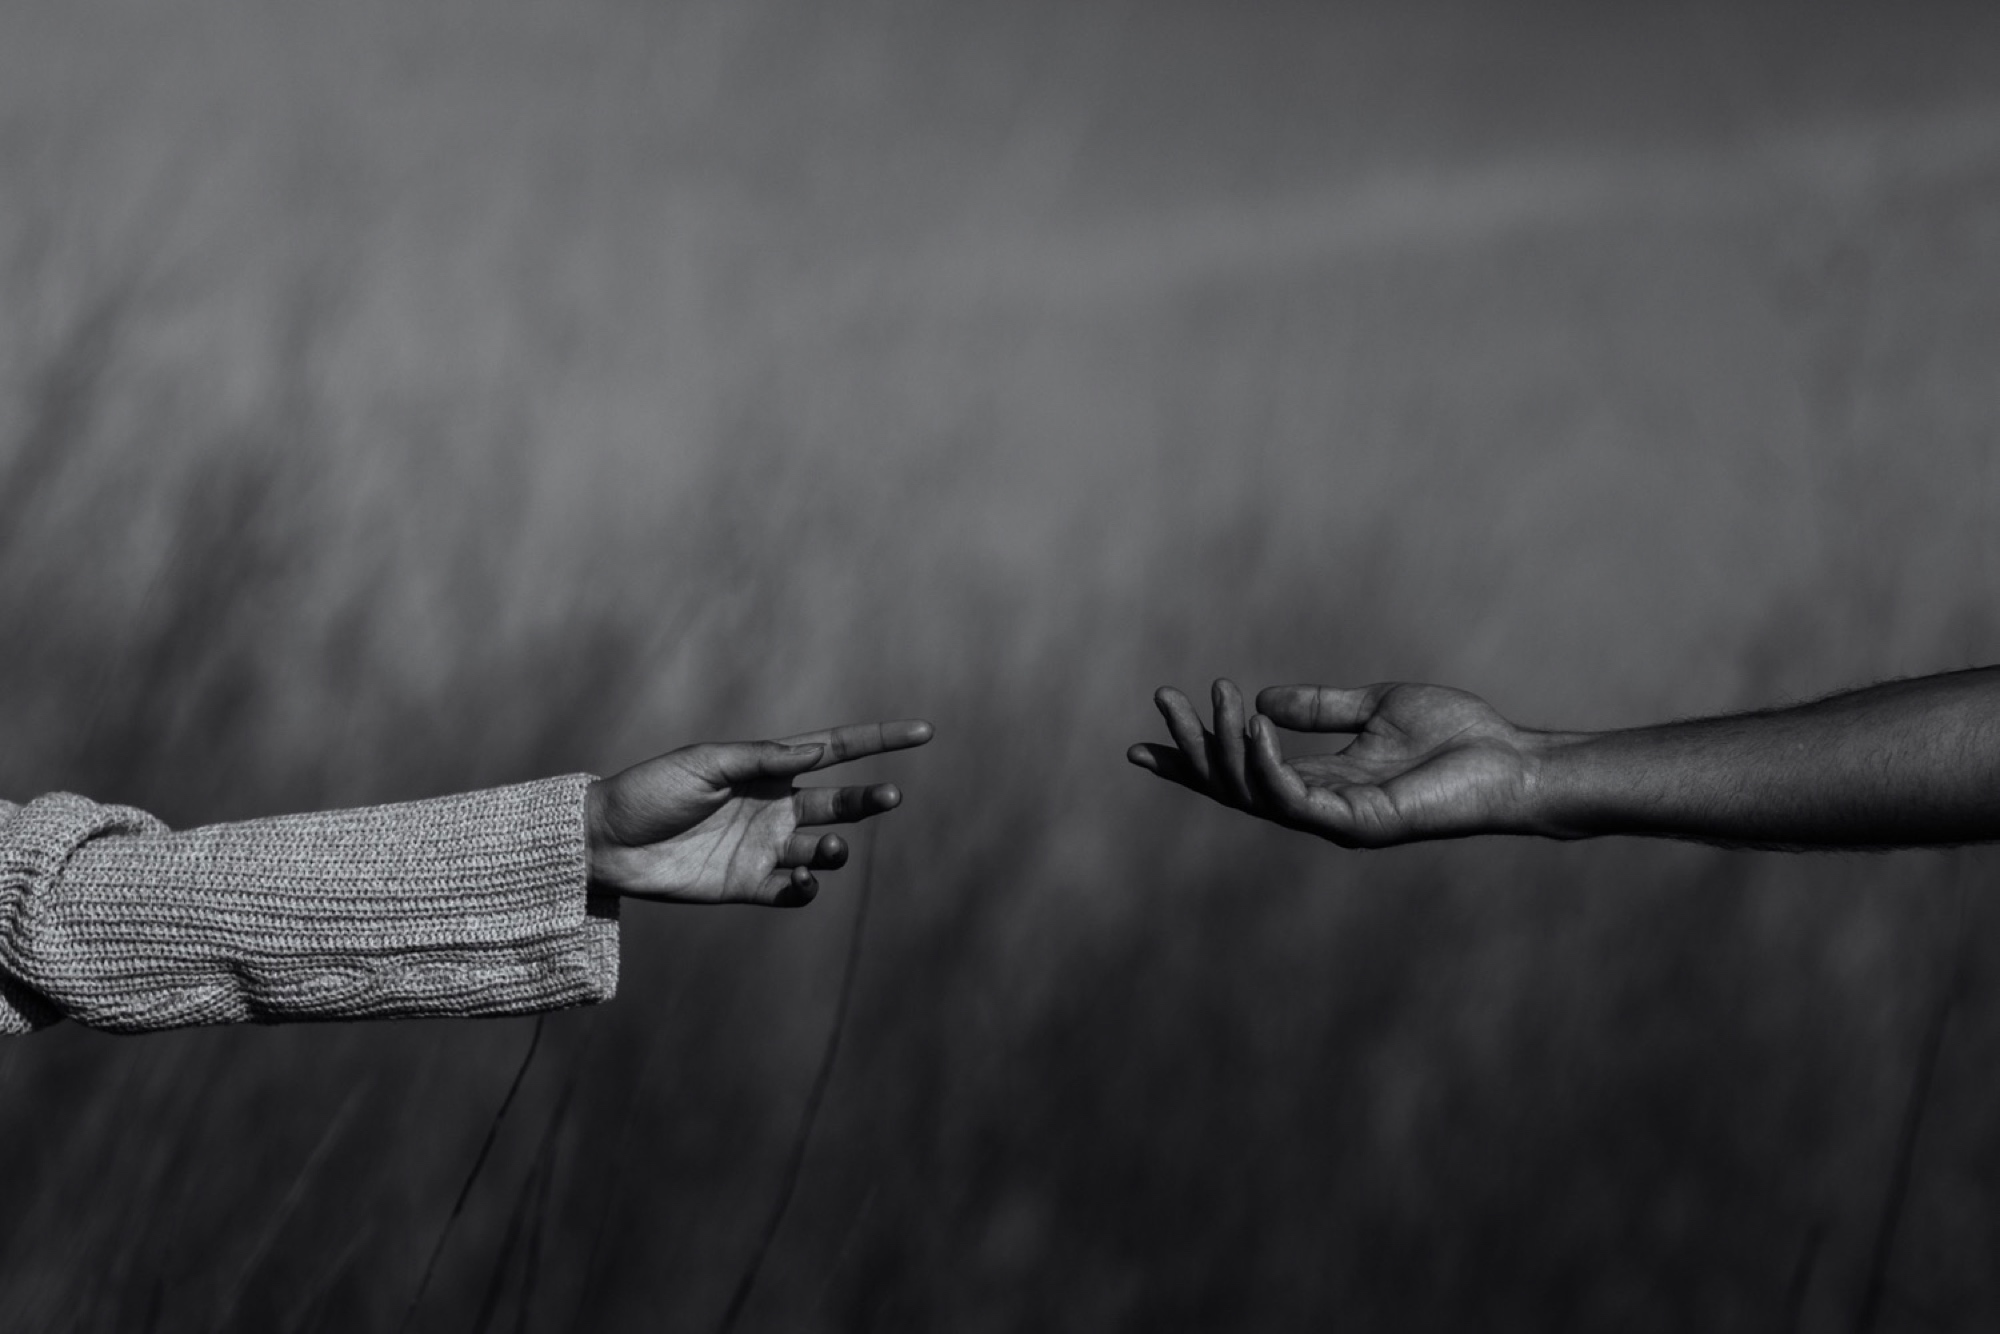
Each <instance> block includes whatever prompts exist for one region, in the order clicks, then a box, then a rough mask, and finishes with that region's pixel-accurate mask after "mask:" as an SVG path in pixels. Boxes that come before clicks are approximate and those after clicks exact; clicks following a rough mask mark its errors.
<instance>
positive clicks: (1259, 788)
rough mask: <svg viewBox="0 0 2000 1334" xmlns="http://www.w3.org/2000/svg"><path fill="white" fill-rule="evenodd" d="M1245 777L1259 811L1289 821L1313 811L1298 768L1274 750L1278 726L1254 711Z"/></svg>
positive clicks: (1304, 819)
mask: <svg viewBox="0 0 2000 1334" xmlns="http://www.w3.org/2000/svg"><path fill="white" fill-rule="evenodd" d="M1249 750H1250V755H1249V779H1250V788H1251V791H1252V792H1253V793H1254V794H1255V797H1256V802H1257V806H1258V808H1259V810H1260V811H1266V812H1269V813H1270V814H1272V815H1275V816H1277V817H1279V818H1281V819H1284V820H1286V821H1288V822H1290V823H1293V824H1298V823H1303V822H1305V821H1307V820H1308V819H1310V818H1311V816H1312V815H1313V814H1314V811H1313V806H1312V802H1311V793H1310V789H1309V788H1307V786H1306V781H1305V780H1304V779H1303V778H1301V777H1299V772H1298V770H1296V769H1294V768H1292V767H1291V766H1290V765H1289V764H1286V763H1285V758H1284V755H1283V754H1282V753H1281V752H1280V751H1279V749H1278V729H1277V728H1275V727H1273V726H1272V725H1271V720H1270V719H1269V718H1266V717H1265V716H1264V715H1263V714H1261V713H1260V714H1258V715H1256V716H1255V717H1253V718H1252V719H1251V720H1250V747H1249Z"/></svg>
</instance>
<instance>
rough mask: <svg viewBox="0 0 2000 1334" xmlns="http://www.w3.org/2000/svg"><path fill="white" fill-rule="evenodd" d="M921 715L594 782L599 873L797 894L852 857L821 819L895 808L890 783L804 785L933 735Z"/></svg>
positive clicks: (627, 887) (695, 752) (626, 886)
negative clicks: (805, 778)
mask: <svg viewBox="0 0 2000 1334" xmlns="http://www.w3.org/2000/svg"><path fill="white" fill-rule="evenodd" d="M930 736H931V727H930V724H929V723H924V722H916V721H911V722H901V723H863V724H857V725H854V726H850V727H836V728H831V729H829V730H827V731H824V732H814V733H810V734H808V735H805V736H799V737H793V738H791V739H789V740H788V741H782V742H780V741H756V742H731V743H724V744H719V745H700V746H687V747H683V748H682V749H680V750H676V751H671V752H669V753H668V754H665V755H661V756H659V757H658V758H656V759H652V760H648V761H646V762H645V763H644V764H639V765H635V766H633V767H632V768H630V769H627V770H626V771H625V772H623V773H621V774H619V775H617V776H616V777H614V778H608V779H603V780H600V781H599V782H597V783H595V784H593V785H592V789H591V815H590V826H591V878H592V881H593V883H595V884H598V885H600V886H602V887H603V888H605V889H606V890H607V891H609V892H612V893H618V894H627V895H631V896H634V897H640V898H654V899H668V900H672V901H674V902H679V903H771V904H796V903H804V902H807V901H808V900H810V899H811V898H812V896H813V893H814V892H815V891H816V889H817V882H816V881H815V880H814V879H813V875H812V872H814V871H816V870H834V869H836V868H838V867H839V866H841V865H843V864H844V863H845V862H846V860H847V845H846V843H845V842H844V841H843V840H842V839H841V838H840V836H839V835H837V834H820V833H817V832H813V827H815V826H819V825H827V824H842V823H851V822H853V821H857V820H865V819H867V818H868V817H869V816H872V815H879V814H880V813H882V812H883V811H887V810H893V809H894V808H895V807H896V806H897V805H899V804H900V803H901V801H902V794H901V793H900V792H899V791H898V790H897V789H896V787H895V785H894V784H890V783H878V784H874V785H872V786H851V787H799V786H797V785H795V783H794V781H793V780H794V779H796V778H798V777H799V776H801V775H803V774H805V773H807V772H809V771H811V770H814V769H819V768H824V767H826V766H828V765H833V764H839V763H842V762H844V761H847V760H853V759H859V758H861V757H862V756H865V755H875V754H880V753H882V752H884V751H890V750H903V749H906V748H908V747H911V746H921V745H923V744H924V743H925V742H926V741H928V740H930Z"/></svg>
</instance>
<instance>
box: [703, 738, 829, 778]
mask: <svg viewBox="0 0 2000 1334" xmlns="http://www.w3.org/2000/svg"><path fill="white" fill-rule="evenodd" d="M825 749H826V748H825V747H824V746H821V745H816V744H807V745H797V746H794V745H789V744H787V743H785V742H783V741H727V742H719V743H712V744H709V745H705V746H696V747H695V748H694V751H695V753H694V756H693V758H694V760H695V762H696V764H698V765H699V766H700V768H701V769H702V771H703V772H704V773H706V774H707V775H708V778H709V781H710V782H713V783H718V784H726V785H729V786H734V785H735V784H738V783H754V782H756V781H758V780H759V779H778V778H796V777H798V776H799V775H800V774H802V773H805V772H806V771H807V770H808V769H812V768H814V767H815V766H817V765H818V764H819V762H820V759H821V756H822V755H823V754H824V753H825Z"/></svg>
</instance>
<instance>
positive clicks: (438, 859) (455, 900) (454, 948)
mask: <svg viewBox="0 0 2000 1334" xmlns="http://www.w3.org/2000/svg"><path fill="white" fill-rule="evenodd" d="M590 781H591V780H590V778H589V777H588V776H587V775H583V774H574V775H570V776H568V777H564V778H551V779H545V780H542V781H540V782H534V783H523V784H519V785H518V786H514V787H503V788H495V789H492V790H490V791H485V792H471V793H465V794H462V795H458V796H450V797H438V798H434V799H432V800H429V801H415V802H408V803H404V804H401V805H392V806H370V807H364V808H361V809H358V810H346V811H327V812H321V813H318V814H312V815H288V816H280V817H277V818H274V819H267V820H251V821H247V822H244V823H241V824H222V825H209V826H205V827H202V828H198V829H189V830H185V831H182V832H179V833H176V832H173V831H170V830H168V829H167V828H166V826H164V825H162V824H161V823H160V822H159V821H158V820H156V819H154V818H153V817H152V816H150V815H147V814H145V813H144V812H142V811H136V810H133V809H131V808H130V807H126V806H105V805H99V804H97V803H96V802H92V801H87V800H85V799H84V798H82V797H76V796H70V795H68V794H66V793H58V794H55V795H53V796H46V797H41V798H38V799H36V800H34V801H31V802H29V803H27V804H26V805H25V806H14V805H11V804H8V803H5V802H0V1032H13V1033H24V1032H28V1031H31V1030H33V1029H36V1028H40V1027H42V1026H44V1025H46V1024H50V1023H53V1022H55V1021H56V1020H57V1019H60V1018H65V1017H66V1018H71V1019H75V1020H77V1021H78V1022H79V1023H84V1024H88V1025H90V1026H92V1027H95V1028H103V1029H110V1030H113V1031H116V1032H128V1033H129V1032H142V1031H146V1030H151V1029H162V1028H180V1027H185V1026H188V1025H192V1024H224V1023H242V1022H255V1023H278V1022H289V1021H295V1020H310V1019H375V1018H416V1017H424V1016H439V1015H503V1014H524V1013H529V1012H532V1011H537V1010H549V1009H557V1008H561V1007H563V1006H570V1005H581V1004H588V1003H591V1002H595V1001H602V1000H608V999H610V997H611V995H612V994H613V993H614V992H615V991H616V990H617V986H618V914H617V900H616V899H601V898H598V897H596V896H593V895H590V894H588V893H587V892H586V883H587V875H586V850H585V844H584V828H583V803H584V793H585V791H586V789H587V788H588V787H589V785H590Z"/></svg>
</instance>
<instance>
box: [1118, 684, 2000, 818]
mask: <svg viewBox="0 0 2000 1334" xmlns="http://www.w3.org/2000/svg"><path fill="white" fill-rule="evenodd" d="M1156 698H1157V702H1158V704H1159V707H1160V711H1161V712H1162V714H1164V715H1165V717H1166V720H1167V727H1168V730H1169V732H1170V733H1171V734H1172V735H1173V738H1174V742H1175V744H1174V745H1172V746H1158V745H1141V746H1135V747H1133V748H1132V751H1131V759H1132V761H1133V763H1135V764H1137V765H1139V766H1140V767H1142V768H1145V769H1148V770H1150V771H1151V772H1153V773H1156V774H1158V775H1159V776H1161V777H1163V778H1167V779H1171V780H1173V781H1175V782H1178V783H1181V784H1183V785H1185V786H1187V787H1190V788H1193V789H1194V790H1195V791H1198V792H1202V793H1204V794H1206V795H1208V796H1210V797H1213V798H1214V799H1216V800H1217V801H1221V802H1223V803H1224V804H1225V805H1231V806H1235V807H1238V808H1239V809H1243V810H1247V811H1250V812H1251V813H1253V814H1256V815H1260V816H1263V817H1264V818H1266V819H1270V820H1274V821H1276V822H1278V823H1281V824H1285V825H1288V826H1290V827H1293V828H1297V829H1303V830H1307V831H1309V832H1312V833H1316V834H1319V835H1321V836H1322V837H1325V838H1328V839H1331V840H1332V841H1334V842H1336V843H1339V844H1341V845H1342V846H1346V847H1386V846H1390V845H1393V844H1397V843H1407V842H1414V841H1418V840H1423V839H1435V838H1459V837H1465V836H1467V835H1471V834H1501V833H1505V834H1539V835H1543V836H1545V837H1550V838H1588V837H1593V836H1596V835H1602V834H1643V835H1657V836H1663V837H1671V838H1689V839H1699V840H1702V841H1706V842H1713V843H1723V844H1731V845H1737V846H1753V847H1796V848H1806V847H1823V848H1887V847H1909V846H1923V845H1938V844H1950V843H1969V842H1979V841H1984V840H1988V839H1996V838H2000V668H1979V669H1976V670H1972V671H1963V672H1952V673H1948V674H1945V675H1940V676H1928V677H1920V678H1915V679H1912V680H1905V681H1892V682H1889V683H1886V684H1883V685H1878V686H1870V687H1867V688H1865V689H1861V690H1854V691H1848V692H1845V693H1843V694H1838V695H1833V696H1830V697H1828V698H1826V699H1822V700H1817V701H1814V702H1813V703H1810V704H1802V705H1798V706H1795V707H1792V708H1783V709H1771V710H1766V711H1761V712H1756V713H1747V714H1737V715H1731V716H1726V717H1716V718H1703V719H1697V720H1693V721H1689V722H1678V723H1667V724H1663V725H1660V726H1656V727H1643V728H1634V729H1631V730H1626V731H1615V732H1596V733H1582V732H1549V731H1537V730H1533V729H1529V728H1523V727H1518V726H1516V725H1514V724H1513V723H1510V722H1508V721H1507V720H1506V719H1505V718H1503V717H1501V716H1500V715H1499V714H1498V713H1497V712H1495V711H1494V710H1493V709H1492V708H1491V707H1490V706H1489V705H1487V704H1486V703H1485V702H1484V701H1483V700H1481V699H1479V698H1478V697H1477V696H1474V695H1469V694H1466V693H1465V692H1464V691H1459V690H1451V689H1447V688H1445V687H1441V686H1429V685H1415V684H1406V683H1388V684H1382V685H1373V686H1366V687H1363V688H1359V689H1351V690H1350V689H1340V688H1336V687H1329V686H1277V687H1273V688H1271V689H1269V690H1265V691H1263V692H1262V693H1261V694H1259V695H1258V697H1257V708H1258V713H1256V714H1254V715H1251V716H1249V717H1248V718H1247V720H1246V717H1245V710H1244V707H1243V702H1242V697H1241V695H1240V694H1239V692H1238V691H1237V689H1236V687H1235V686H1234V685H1232V684H1231V683H1229V682H1227V681H1218V682H1217V683H1216V685H1215V691H1214V714H1213V719H1214V721H1213V728H1212V730H1211V728H1209V727H1206V726H1204V725H1203V723H1202V720H1201V719H1200V717H1199V716H1197V715H1196V713H1195V711H1194V709H1193V707H1192V706H1191V705H1190V704H1189V702H1188V701H1187V699H1186V698H1185V697H1184V696H1182V695H1181V694H1180V692H1178V691H1175V690H1171V689H1166V690H1162V691H1160V692H1159V694H1158V696H1157V697H1156ZM1280 727H1282V728H1285V729H1288V730H1294V731H1303V732H1326V733H1338V734H1344V735H1348V736H1350V737H1351V738H1352V739H1351V740H1350V741H1348V743H1347V744H1346V745H1345V746H1344V747H1343V748H1342V749H1339V750H1337V751H1334V752H1331V753H1321V754H1313V755H1303V756H1295V757H1293V758H1291V759H1286V758H1284V756H1283V755H1282V753H1281V751H1280V748H1279V741H1278V729H1279V728H1280Z"/></svg>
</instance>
